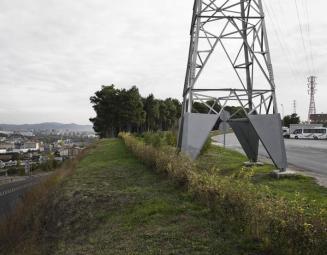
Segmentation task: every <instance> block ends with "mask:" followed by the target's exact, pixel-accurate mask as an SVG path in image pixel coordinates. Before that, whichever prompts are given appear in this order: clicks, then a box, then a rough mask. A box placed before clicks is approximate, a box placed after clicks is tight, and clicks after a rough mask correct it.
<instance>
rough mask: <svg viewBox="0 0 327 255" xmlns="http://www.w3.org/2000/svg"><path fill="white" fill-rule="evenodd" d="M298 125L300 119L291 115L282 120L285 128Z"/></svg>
mask: <svg viewBox="0 0 327 255" xmlns="http://www.w3.org/2000/svg"><path fill="white" fill-rule="evenodd" d="M299 123H300V117H299V116H298V115H297V114H296V113H293V114H292V115H287V116H285V117H284V119H283V125H284V126H285V127H290V125H291V124H299Z"/></svg>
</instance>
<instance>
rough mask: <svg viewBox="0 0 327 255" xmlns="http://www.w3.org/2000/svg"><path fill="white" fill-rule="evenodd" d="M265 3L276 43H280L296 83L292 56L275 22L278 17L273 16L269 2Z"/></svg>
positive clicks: (296, 78)
mask: <svg viewBox="0 0 327 255" xmlns="http://www.w3.org/2000/svg"><path fill="white" fill-rule="evenodd" d="M279 3H280V2H279ZM265 5H266V8H265V9H266V12H267V14H268V16H269V20H270V21H271V24H272V28H273V32H274V33H275V35H276V39H277V41H278V43H279V45H280V47H281V49H282V51H283V54H284V56H285V58H286V61H287V64H288V68H289V69H290V71H291V74H292V77H293V79H294V81H295V82H296V83H298V76H297V75H296V72H295V70H296V68H295V67H294V65H293V64H292V63H293V61H292V60H291V58H292V57H291V55H290V50H289V47H288V44H287V43H286V41H285V40H284V36H283V35H280V32H282V29H281V27H280V25H279V23H278V22H277V21H278V19H276V18H274V17H276V15H275V12H274V10H273V8H272V7H271V6H270V5H269V3H268V2H265ZM281 9H282V8H281ZM273 16H274V17H273Z"/></svg>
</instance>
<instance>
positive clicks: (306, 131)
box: [290, 128, 327, 140]
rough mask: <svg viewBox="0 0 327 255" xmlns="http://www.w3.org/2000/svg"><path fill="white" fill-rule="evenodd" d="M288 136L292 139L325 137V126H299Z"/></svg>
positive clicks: (326, 133) (326, 130)
mask: <svg viewBox="0 0 327 255" xmlns="http://www.w3.org/2000/svg"><path fill="white" fill-rule="evenodd" d="M290 138H293V139H314V140H318V139H327V128H300V129H296V130H295V131H294V132H293V133H292V134H291V135H290Z"/></svg>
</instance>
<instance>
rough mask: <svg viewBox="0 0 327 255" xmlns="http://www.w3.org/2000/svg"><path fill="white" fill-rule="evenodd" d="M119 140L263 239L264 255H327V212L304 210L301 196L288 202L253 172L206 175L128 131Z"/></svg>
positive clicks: (248, 232) (249, 233) (217, 211)
mask: <svg viewBox="0 0 327 255" xmlns="http://www.w3.org/2000/svg"><path fill="white" fill-rule="evenodd" d="M120 137H121V138H122V139H123V140H124V142H125V144H126V146H127V147H128V148H129V150H131V151H132V152H133V153H134V154H135V155H136V157H138V158H139V159H140V160H141V161H142V162H144V164H146V165H147V166H149V167H150V168H153V169H155V170H156V171H158V172H162V173H166V174H167V175H168V176H170V177H171V178H172V179H173V180H176V181H178V183H180V184H182V185H185V186H187V187H188V189H189V190H190V192H192V193H193V194H194V195H195V196H196V197H197V198H198V199H199V200H200V201H202V202H204V203H206V204H207V205H208V207H209V208H211V209H212V210H213V211H214V212H215V214H217V215H218V217H220V218H222V219H224V220H226V221H227V222H229V223H230V224H236V226H237V227H238V229H239V230H240V231H242V232H243V233H244V235H246V236H248V237H249V239H254V240H258V241H260V243H261V244H262V247H264V250H265V254H266V253H269V254H278V255H280V254H291V255H292V254H294V255H295V254H296V255H301V254H303V255H304V254H306V255H307V254H314V255H316V254H326V250H327V212H326V210H325V209H321V208H316V209H314V210H313V211H314V213H311V214H309V213H307V212H306V211H305V210H304V208H305V207H306V206H307V204H308V203H307V202H306V201H304V200H303V199H301V198H300V196H298V197H297V198H296V199H295V200H293V201H289V200H286V199H283V198H280V197H277V196H275V195H274V194H273V193H272V191H270V190H269V188H268V187H257V186H254V185H253V184H252V183H251V182H250V176H249V174H248V171H241V173H240V174H239V175H238V176H223V175H221V174H219V171H218V170H217V169H213V170H212V171H211V172H210V173H208V172H202V171H200V169H197V167H196V166H195V164H194V163H193V161H192V160H191V159H190V158H189V157H187V156H185V155H183V154H176V150H175V149H174V148H173V147H168V146H165V147H163V148H160V149H158V148H155V147H153V146H152V145H150V144H145V143H143V142H142V141H139V140H137V139H136V138H135V137H133V136H131V135H129V134H126V133H122V134H120ZM243 172H244V173H243ZM312 209H313V208H312Z"/></svg>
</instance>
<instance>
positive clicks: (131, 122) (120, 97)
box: [90, 85, 245, 138]
mask: <svg viewBox="0 0 327 255" xmlns="http://www.w3.org/2000/svg"><path fill="white" fill-rule="evenodd" d="M90 101H91V104H92V105H93V109H94V110H95V112H96V117H95V118H91V119H90V121H91V122H92V123H93V127H94V130H95V132H96V133H97V134H98V135H99V136H100V137H101V138H106V137H115V136H117V135H118V133H119V132H122V131H123V132H137V133H143V132H146V131H147V132H149V131H159V130H160V131H167V130H172V129H177V126H178V120H179V118H180V116H181V108H182V107H181V103H180V102H179V101H178V100H177V99H173V98H167V99H165V100H161V99H156V98H155V97H154V96H153V95H152V94H150V95H149V96H148V97H142V96H141V95H140V92H139V90H138V88H137V87H136V86H133V87H132V88H130V89H118V88H116V87H115V85H110V86H102V88H101V90H99V91H97V92H95V95H94V96H92V97H91V98H90ZM207 104H208V105H214V106H213V108H214V110H215V111H216V112H219V111H220V110H221V107H220V106H219V105H217V104H213V102H210V101H207ZM225 110H227V111H229V112H230V113H231V114H235V117H237V118H243V117H244V116H245V115H244V112H243V111H241V109H240V107H234V106H226V107H225ZM192 112H195V113H208V112H209V109H208V107H207V106H205V105H204V104H202V103H199V102H195V103H194V104H193V108H192ZM219 123H220V121H218V122H217V124H216V125H215V127H214V129H218V128H219Z"/></svg>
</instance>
